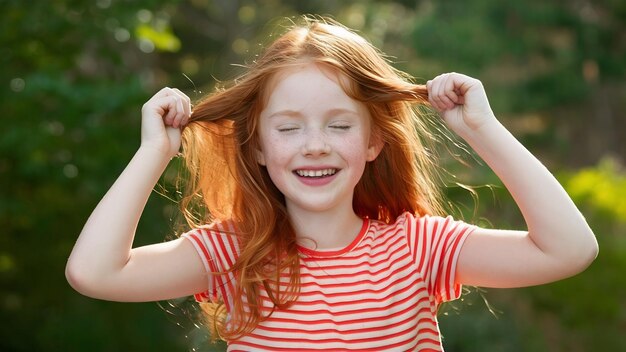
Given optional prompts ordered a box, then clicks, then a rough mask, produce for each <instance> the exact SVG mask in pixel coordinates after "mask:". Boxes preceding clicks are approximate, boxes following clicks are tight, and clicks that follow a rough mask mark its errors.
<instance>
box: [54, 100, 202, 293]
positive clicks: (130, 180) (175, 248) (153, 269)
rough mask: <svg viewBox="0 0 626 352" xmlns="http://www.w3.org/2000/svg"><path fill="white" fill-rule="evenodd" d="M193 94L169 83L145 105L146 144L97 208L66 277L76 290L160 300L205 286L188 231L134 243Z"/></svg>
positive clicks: (175, 145) (143, 131) (143, 138)
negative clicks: (164, 239)
mask: <svg viewBox="0 0 626 352" xmlns="http://www.w3.org/2000/svg"><path fill="white" fill-rule="evenodd" d="M190 114H191V105H190V102H189V98H188V97H187V96H186V95H184V94H183V93H182V92H180V91H179V90H177V89H171V88H164V89H162V90H161V91H159V92H158V93H156V94H155V95H154V96H153V97H152V98H151V99H150V100H149V101H148V102H146V104H144V106H143V108H142V123H141V125H142V127H141V146H140V148H139V149H138V150H137V153H136V154H135V155H134V157H133V158H132V160H131V161H130V162H129V164H128V166H127V167H126V169H124V171H123V172H122V174H121V175H120V176H119V178H118V179H117V180H116V181H115V183H114V184H113V186H112V187H111V188H110V189H109V191H108V192H107V193H106V195H105V196H104V197H103V198H102V200H101V201H100V203H99V204H98V206H97V207H96V209H95V210H94V211H93V212H92V214H91V216H90V217H89V219H88V220H87V223H86V224H85V227H84V228H83V230H82V232H81V233H80V236H79V238H78V240H77V241H76V244H75V245H74V249H73V250H72V253H71V254H70V257H69V260H68V262H67V266H66V271H65V272H66V277H67V280H68V282H69V283H70V285H71V286H72V287H73V288H74V289H76V290H77V291H78V292H80V293H82V294H84V295H86V296H90V297H94V298H99V299H106V300H112V301H135V302H136V301H154V300H163V299H170V298H176V297H182V296H187V295H191V294H194V293H197V292H201V291H204V290H206V287H207V275H206V273H205V271H204V267H203V265H202V263H201V261H200V257H199V256H198V255H197V254H196V251H195V249H194V248H193V245H192V244H191V243H190V242H189V241H188V240H185V239H183V238H179V239H176V240H173V241H169V242H164V243H159V244H153V245H149V246H144V247H138V248H132V244H133V238H134V236H135V230H136V228H137V223H138V222H139V218H140V216H141V213H142V212H143V209H144V207H145V205H146V202H147V200H148V197H149V196H150V194H151V192H152V189H153V187H154V185H155V184H156V183H157V181H158V179H159V177H160V175H161V174H162V173H163V171H164V170H165V167H166V166H167V164H168V162H169V160H170V159H171V158H172V157H173V156H174V155H176V153H177V152H178V149H179V147H180V139H181V132H180V129H181V128H182V127H183V126H184V125H185V124H186V123H187V120H188V118H189V116H190Z"/></svg>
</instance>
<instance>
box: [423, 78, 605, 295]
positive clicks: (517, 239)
mask: <svg viewBox="0 0 626 352" xmlns="http://www.w3.org/2000/svg"><path fill="white" fill-rule="evenodd" d="M427 87H428V89H429V99H430V102H431V104H432V105H433V107H434V108H435V109H437V110H438V111H439V112H440V113H441V115H442V117H443V119H444V120H445V121H446V123H447V125H448V126H449V127H450V128H451V129H452V130H453V131H454V132H455V133H457V134H458V135H459V136H461V137H462V138H463V139H464V140H465V141H466V142H467V143H468V144H469V145H470V146H471V147H472V148H473V149H474V150H475V151H476V153H478V155H480V157H481V158H482V159H483V160H484V161H485V162H486V163H487V164H488V165H489V166H490V167H491V169H492V170H493V171H494V172H495V173H496V174H497V175H498V177H499V178H500V179H501V180H502V182H503V183H504V185H505V186H506V188H507V189H508V191H509V192H510V193H511V195H512V196H513V199H514V200H515V202H516V203H517V205H518V207H519V208H520V210H521V212H522V215H523V216H524V220H525V221H526V225H527V228H528V231H507V230H489V229H477V230H476V231H475V232H474V233H473V234H472V235H470V236H469V237H468V238H467V240H466V241H465V243H464V245H463V247H462V249H461V253H460V255H459V259H458V263H457V275H456V278H457V279H456V280H457V282H458V283H461V284H469V285H475V286H484V287H520V286H529V285H537V284H542V283H547V282H552V281H556V280H559V279H563V278H566V277H569V276H572V275H575V274H577V273H579V272H580V271H582V270H584V269H585V268H586V267H587V266H588V265H589V264H590V263H591V262H592V261H593V259H594V258H595V257H596V255H597V253H598V244H597V242H596V239H595V236H594V234H593V232H592V231H591V229H590V228H589V226H588V225H587V222H586V221H585V218H584V217H583V216H582V214H581V213H580V211H579V210H578V209H577V208H576V206H575V205H574V203H573V202H572V200H571V199H570V198H569V196H568V195H567V193H566V192H565V190H564V189H563V187H561V185H560V184H559V183H558V181H557V180H556V179H555V178H554V176H553V175H552V174H551V173H550V172H549V171H548V170H547V169H546V168H545V167H544V166H543V165H542V164H541V162H540V161H539V160H537V158H535V157H534V156H533V155H532V154H531V153H530V152H529V151H528V150H527V149H526V148H525V147H524V146H523V145H522V144H521V143H519V142H518V141H517V139H515V137H513V135H511V133H509V131H507V130H506V128H505V127H504V126H503V125H502V124H501V123H500V122H499V121H498V120H497V119H496V118H495V116H494V114H493V112H492V110H491V108H490V106H489V102H488V100H487V96H486V94H485V91H484V89H483V86H482V84H481V82H480V81H478V80H476V79H473V78H470V77H467V76H464V75H461V74H457V73H448V74H444V75H441V76H438V77H436V78H435V79H433V80H432V81H429V82H428V83H427Z"/></svg>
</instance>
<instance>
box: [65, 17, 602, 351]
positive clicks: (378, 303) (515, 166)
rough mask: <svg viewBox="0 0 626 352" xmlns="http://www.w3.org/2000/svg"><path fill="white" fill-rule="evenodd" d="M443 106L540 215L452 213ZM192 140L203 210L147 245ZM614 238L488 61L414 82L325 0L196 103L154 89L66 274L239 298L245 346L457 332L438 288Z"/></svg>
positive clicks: (392, 344) (522, 204)
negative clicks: (502, 95) (495, 92)
mask: <svg viewBox="0 0 626 352" xmlns="http://www.w3.org/2000/svg"><path fill="white" fill-rule="evenodd" d="M424 105H430V106H431V107H433V108H434V109H436V110H437V111H438V112H439V113H440V115H441V117H442V118H443V120H444V121H445V123H446V124H447V126H448V127H449V128H450V129H451V130H452V131H454V132H455V133H457V134H458V135H459V136H461V137H462V138H463V139H464V140H465V141H466V142H467V143H468V144H469V145H470V146H471V147H473V148H474V150H475V151H476V152H477V153H478V154H479V155H480V156H481V157H482V158H483V159H484V160H485V161H486V163H487V164H488V165H490V167H491V168H492V169H493V170H494V171H495V172H496V174H497V175H498V176H499V177H500V178H501V179H502V182H503V183H504V184H505V186H506V187H507V189H508V190H509V191H510V192H511V194H512V195H513V197H514V199H515V201H516V202H517V204H518V206H519V208H520V209H521V211H522V213H523V216H524V219H525V220H526V223H527V226H528V231H510V230H493V229H485V228H479V227H476V226H473V225H470V224H466V223H464V222H460V221H455V220H453V219H451V218H450V217H444V216H445V214H443V212H442V209H441V207H440V205H439V204H440V198H439V194H438V192H437V188H436V186H435V184H434V182H433V174H432V172H433V170H434V165H435V160H433V159H434V156H433V155H432V153H431V152H430V151H429V149H428V148H427V147H426V146H425V145H424V141H425V140H427V139H428V138H427V137H428V130H427V129H426V127H425V124H424V122H423V120H424V116H423V115H422V113H420V111H423V110H420V109H419V107H420V106H424ZM181 140H182V144H183V156H184V158H185V161H186V163H187V167H188V170H189V174H190V176H189V180H188V184H187V192H188V194H187V197H186V198H185V199H184V200H183V202H181V204H182V211H183V213H184V214H185V216H186V217H187V220H188V222H189V223H190V225H191V226H192V227H193V229H192V230H191V231H189V232H187V233H186V234H184V235H183V236H181V237H180V238H178V239H176V240H173V241H169V242H165V243H159V244H154V245H149V246H144V247H138V248H132V243H133V238H134V233H135V227H136V225H137V222H138V220H139V217H140V215H141V212H142V209H143V207H144V205H145V203H146V200H147V198H148V196H149V194H150V192H151V190H152V188H153V187H154V185H155V183H156V182H157V180H158V179H159V176H160V175H161V173H162V172H163V171H164V169H165V167H166V165H167V164H168V162H169V160H170V159H171V158H172V157H173V156H174V155H176V154H177V153H178V150H179V147H180V145H181ZM597 251H598V248H597V243H596V240H595V237H594V235H593V233H592V231H591V230H590V228H589V226H588V225H587V223H586V222H585V219H584V218H583V216H582V215H581V214H580V212H579V211H578V210H577V208H576V206H575V205H574V204H573V203H572V201H571V200H570V198H569V197H568V196H567V194H566V193H565V191H564V190H563V188H562V187H561V186H560V185H559V183H558V182H557V181H556V179H555V178H554V177H553V176H552V175H551V174H550V172H548V170H546V169H545V168H544V167H543V166H542V164H541V163H540V162H539V161H538V160H537V159H536V158H535V157H533V156H532V155H531V154H530V153H529V152H528V151H527V150H526V149H525V148H524V147H523V146H522V145H521V144H520V143H519V142H518V141H517V140H516V139H515V138H514V137H513V136H512V135H511V134H510V133H509V132H508V131H507V130H506V129H505V128H504V127H503V126H502V125H501V124H500V123H499V122H498V120H497V119H496V118H495V116H494V114H493V112H492V111H491V108H490V106H489V103H488V100H487V97H486V95H485V91H484V89H483V87H482V85H481V83H480V82H479V81H478V80H476V79H473V78H470V77H467V76H464V75H461V74H457V73H447V74H443V75H440V76H438V77H436V78H434V79H432V80H430V81H428V82H427V84H426V85H416V84H412V83H410V78H409V77H408V75H406V74H404V73H402V72H399V71H397V70H395V69H394V68H392V67H391V66H390V65H389V64H388V63H387V62H386V61H385V60H384V59H383V57H382V55H381V54H380V52H378V51H377V50H376V49H375V48H374V47H372V46H371V45H370V44H369V43H368V42H367V41H365V40H364V39H363V38H361V37H360V36H358V35H357V34H355V33H353V32H351V31H350V30H348V29H346V28H344V27H342V26H341V25H339V24H337V23H334V22H331V21H328V20H323V19H306V20H305V23H304V24H303V25H301V26H296V27H294V28H292V29H291V30H289V31H288V32H287V33H286V34H284V35H283V36H281V37H280V38H278V39H277V40H276V41H275V42H274V43H273V44H272V45H270V46H269V47H268V48H267V49H266V51H265V53H264V54H263V55H261V56H260V57H259V59H258V60H257V61H256V62H255V63H254V64H253V65H252V67H251V68H250V69H249V71H248V72H247V74H245V75H244V76H243V77H241V78H240V79H238V80H237V81H235V82H234V83H233V84H232V85H231V86H230V87H229V88H227V89H224V90H218V91H216V92H215V93H213V94H211V95H209V96H207V97H206V98H205V99H204V100H203V101H201V102H200V103H199V104H198V105H197V106H195V108H194V109H193V111H192V109H191V105H190V101H189V98H187V96H185V95H184V94H183V93H182V92H180V91H179V90H177V89H172V88H164V89H162V90H161V91H159V92H158V93H156V94H155V95H154V96H153V97H152V98H151V99H150V100H149V101H148V102H147V103H146V104H145V105H144V106H143V108H142V131H141V146H140V147H139V149H138V151H137V153H136V154H135V156H134V157H133V158H132V160H131V161H130V163H129V164H128V166H127V167H126V169H125V170H124V172H123V173H122V174H121V176H120V177H119V179H118V180H117V181H116V182H115V184H114V185H113V186H112V187H111V189H110V190H109V191H108V192H107V194H106V195H105V196H104V198H103V199H102V201H101V202H100V203H99V204H98V206H97V207H96V209H95V210H94V211H93V213H92V215H91V216H90V218H89V220H88V221H87V223H86V224H85V227H84V229H83V231H82V232H81V234H80V237H79V238H78V241H77V242H76V245H75V247H74V249H73V251H72V253H71V255H70V258H69V261H68V264H67V270H66V275H67V278H68V281H69V282H70V284H71V285H72V286H73V287H74V288H75V289H76V290H77V291H79V292H80V293H82V294H84V295H88V296H91V297H95V298H100V299H107V300H115V301H154V300H165V299H171V298H175V297H181V296H186V295H192V294H195V297H196V298H197V299H198V300H200V301H216V300H221V301H222V302H223V304H224V308H225V310H226V312H227V318H225V319H223V320H220V321H218V328H219V333H220V334H221V336H222V337H223V338H225V339H226V340H227V342H228V344H229V347H228V349H229V350H230V351H235V350H271V351H276V350H286V349H294V350H298V351H305V350H333V351H336V350H429V351H441V350H442V345H441V338H440V334H439V329H438V327H437V319H436V313H437V307H438V306H439V304H440V303H442V302H444V301H448V300H452V299H455V298H457V297H458V296H459V295H460V292H461V291H460V290H461V285H462V284H467V285H475V286H486V287H520V286H528V285H537V284H542V283H547V282H551V281H555V280H559V279H562V278H565V277H568V276H571V275H574V274H576V273H578V272H580V271H582V270H584V269H585V268H586V267H587V266H588V265H589V264H590V263H591V261H592V260H593V259H594V258H595V256H596V254H597Z"/></svg>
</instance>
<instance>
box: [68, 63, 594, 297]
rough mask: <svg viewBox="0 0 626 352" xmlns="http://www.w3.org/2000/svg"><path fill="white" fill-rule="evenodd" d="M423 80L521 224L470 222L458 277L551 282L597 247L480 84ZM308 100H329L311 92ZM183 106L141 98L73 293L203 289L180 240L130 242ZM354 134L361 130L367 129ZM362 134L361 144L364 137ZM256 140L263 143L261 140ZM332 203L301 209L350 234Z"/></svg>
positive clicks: (185, 102) (85, 236)
mask: <svg viewBox="0 0 626 352" xmlns="http://www.w3.org/2000/svg"><path fill="white" fill-rule="evenodd" d="M320 74H322V73H320ZM287 76H288V75H287ZM309 83H310V81H308V82H304V83H303V82H300V85H298V81H297V80H295V81H293V82H292V85H291V86H288V87H286V88H287V90H286V91H294V90H298V89H305V85H306V84H309ZM326 83H328V82H326ZM328 84H330V83H328ZM427 87H428V90H429V95H430V101H431V104H432V105H433V107H434V108H435V109H437V110H438V111H439V112H440V113H441V115H442V118H443V119H444V120H445V122H446V123H447V125H448V126H449V127H450V129H451V130H453V131H454V132H455V133H457V134H458V135H459V136H461V137H462V138H463V139H465V140H466V141H467V143H468V144H469V145H470V146H471V147H472V148H474V150H475V151H476V152H477V153H478V154H479V155H480V156H481V157H482V158H483V159H484V160H485V162H486V163H487V164H488V165H489V166H490V167H491V168H492V169H493V170H494V172H495V173H496V174H497V175H498V176H499V177H500V178H501V180H502V182H503V183H504V185H505V186H506V187H507V189H508V190H509V191H510V192H511V194H512V195H513V197H514V199H515V201H516V203H517V205H518V206H519V208H520V210H521V212H522V214H523V216H524V219H525V220H526V223H527V227H528V231H509V230H489V229H477V230H476V231H475V232H474V233H473V234H472V235H471V236H469V237H468V238H467V240H466V241H465V243H464V245H463V247H462V249H461V253H460V256H459V260H458V263H457V275H456V279H457V282H458V283H460V284H470V285H475V286H484V287H519V286H528V285H536V284H542V283H546V282H551V281H555V280H559V279H562V278H565V277H568V276H571V275H574V274H576V273H578V272H580V271H582V270H584V269H585V268H586V267H587V266H588V265H589V264H590V263H591V261H592V260H593V259H594V258H595V256H596V255H597V252H598V246H597V242H596V240H595V237H594V235H593V232H592V231H591V229H590V228H589V226H588V225H587V223H586V221H585V219H584V217H583V216H582V215H581V214H580V212H579V211H578V209H577V208H576V206H575V205H574V204H573V202H572V201H571V199H570V198H569V197H568V196H567V194H566V192H565V191H564V190H563V188H562V187H561V186H560V185H559V183H558V182H557V181H556V179H555V178H554V177H553V176H552V175H551V174H550V172H549V171H548V170H547V169H546V168H545V167H544V166H543V165H542V164H541V163H540V162H539V161H538V160H537V159H536V158H535V157H534V156H533V155H532V154H531V153H530V152H528V150H526V148H524V147H523V146H522V145H521V144H520V143H519V142H518V141H517V140H516V139H515V138H514V137H513V136H512V135H511V134H510V133H509V132H508V131H507V130H506V129H505V128H504V127H503V126H502V124H500V122H499V121H498V120H497V119H496V118H495V116H494V114H493V112H492V111H491V108H490V106H489V102H488V100H487V97H486V94H485V91H484V89H483V87H482V84H481V83H480V81H478V80H475V79H473V78H470V77H467V76H464V75H461V74H456V73H450V74H444V75H441V76H438V77H436V78H434V79H433V80H432V81H429V82H428V84H427ZM316 99H321V100H324V99H331V97H326V98H325V96H324V94H320V96H319V97H318V98H316ZM190 111H191V109H190V103H189V98H187V97H186V96H185V95H184V94H183V93H181V92H180V91H178V90H175V89H170V88H165V89H163V90H161V91H160V92H158V93H157V94H155V95H154V96H153V97H152V98H151V99H150V100H149V101H148V102H147V103H146V104H145V105H144V107H143V109H142V138H141V140H142V142H141V146H140V148H139V150H138V151H137V153H136V154H135V156H134V157H133V158H132V160H131V161H130V162H129V164H128V166H127V167H126V169H125V170H124V172H123V173H122V174H121V175H120V177H119V178H118V180H117V181H116V182H115V184H114V185H113V186H112V187H111V188H110V189H109V191H108V192H107V194H106V195H105V196H104V197H103V199H102V200H101V201H100V203H99V204H98V206H97V207H96V209H95V210H94V211H93V213H92V214H91V216H90V217H89V219H88V221H87V223H86V224H85V227H84V228H83V230H82V232H81V234H80V236H79V238H78V240H77V242H76V245H75V247H74V249H73V251H72V253H71V255H70V258H69V260H68V263H67V268H66V276H67V279H68V281H69V283H70V284H71V285H72V287H74V288H75V289H76V290H77V291H79V292H80V293H82V294H85V295H87V296H91V297H95V298H100V299H107V300H114V301H153V300H162V299H170V298H176V297H182V296H188V295H191V294H194V293H197V292H202V291H204V290H206V288H207V274H206V273H205V271H204V268H203V265H202V263H201V260H200V257H199V256H198V255H197V254H196V252H195V249H194V248H193V247H192V245H191V244H190V242H188V241H187V240H185V239H177V240H173V241H169V242H165V243H158V244H153V245H149V246H144V247H138V248H132V243H133V239H134V236H135V229H136V227H137V223H138V221H139V218H140V216H141V213H142V211H143V208H144V206H145V203H146V201H147V199H148V197H149V195H150V193H151V190H152V188H153V187H154V185H155V184H156V182H157V180H158V178H159V176H160V175H161V174H162V172H163V171H164V169H165V167H166V165H167V163H168V162H169V160H170V159H171V158H172V156H173V155H175V154H176V152H177V151H178V149H179V147H180V128H181V127H182V126H184V125H185V124H186V123H187V119H188V117H189V115H190ZM363 133H367V135H368V136H369V131H364V132H363ZM310 136H311V138H316V139H315V140H313V142H311V141H308V142H309V143H310V144H309V145H315V143H323V144H324V145H323V147H324V148H322V149H316V150H318V152H319V150H323V153H334V152H335V150H333V143H331V142H330V141H328V140H325V139H324V138H327V137H328V136H327V135H326V134H320V133H312V134H310ZM261 138H263V136H262V135H261ZM363 141H367V138H366V137H365V136H363ZM264 143H269V141H263V140H262V144H264ZM369 146H370V145H364V148H366V149H367V148H368V147H369ZM327 147H330V148H329V149H325V148H327ZM313 149H315V148H313ZM303 150H304V151H305V150H306V148H303ZM309 152H310V150H309ZM375 154H376V155H377V153H375ZM374 157H375V156H374ZM365 159H366V160H369V159H370V158H369V156H368V157H366V158H365ZM260 162H263V160H260ZM265 162H266V160H265ZM348 193H350V192H348ZM350 194H351V193H350ZM298 202H299V203H294V204H298V208H297V209H298V211H294V213H293V214H291V216H292V217H295V218H294V219H293V222H294V224H295V225H296V230H297V231H298V233H300V234H301V235H304V236H306V235H309V234H308V233H306V229H307V228H309V227H310V226H312V224H311V223H309V222H307V221H305V220H306V218H302V217H301V216H300V215H299V213H300V211H301V210H302V209H306V207H303V206H306V204H304V203H302V201H301V200H298ZM320 204H321V203H320ZM333 204H334V205H336V207H335V208H334V209H335V210H336V211H341V214H343V216H342V218H344V219H346V223H345V224H336V223H335V222H332V221H331V219H332V213H333V212H328V211H325V210H324V209H321V208H320V209H319V210H320V211H318V212H315V211H314V208H311V209H309V210H307V212H308V213H315V215H316V216H315V217H314V221H315V222H316V223H319V224H326V225H333V226H336V227H337V228H335V229H334V231H333V229H332V228H328V229H327V230H328V231H324V232H323V233H328V234H329V236H333V235H334V234H336V233H339V232H341V231H339V227H343V228H342V229H343V230H344V231H346V230H348V229H353V230H352V232H354V229H357V228H358V226H357V225H358V224H357V222H356V221H355V220H357V219H355V218H354V217H353V214H354V212H353V211H352V210H351V208H350V209H348V207H351V202H349V201H337V202H335V203H333ZM333 226H329V227H333ZM317 240H319V241H318V243H320V242H321V243H324V244H325V245H327V246H331V247H332V246H333V245H335V244H339V245H341V244H345V241H343V240H342V241H339V242H337V241H336V239H333V238H319V239H317Z"/></svg>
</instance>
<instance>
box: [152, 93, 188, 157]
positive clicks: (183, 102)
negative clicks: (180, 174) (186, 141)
mask: <svg viewBox="0 0 626 352" xmlns="http://www.w3.org/2000/svg"><path fill="white" fill-rule="evenodd" d="M190 116H191V102H190V100H189V97H188V96H187V95H185V93H183V92H181V91H180V90H178V89H176V88H167V87H166V88H163V89H161V90H160V91H159V92H157V93H156V94H155V95H154V96H152V98H150V100H148V101H147V102H146V103H145V104H144V105H143V107H142V108H141V147H147V148H152V149H155V150H157V151H159V152H161V153H163V154H164V155H166V156H167V157H168V158H172V157H174V156H175V155H176V154H177V153H178V150H179V148H180V143H181V129H182V127H184V126H185V125H186V124H187V122H188V121H189V117H190Z"/></svg>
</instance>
